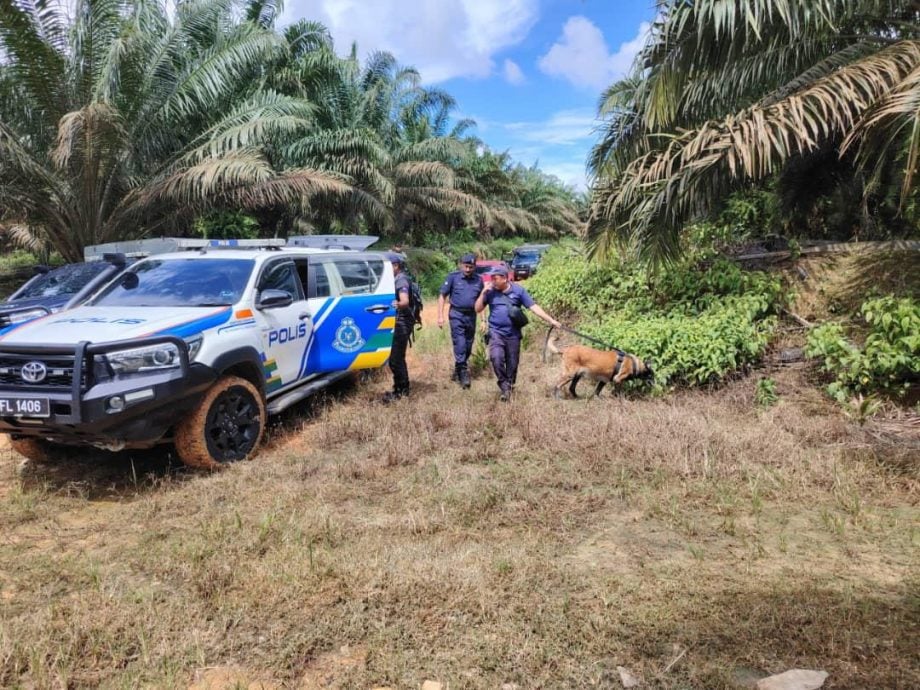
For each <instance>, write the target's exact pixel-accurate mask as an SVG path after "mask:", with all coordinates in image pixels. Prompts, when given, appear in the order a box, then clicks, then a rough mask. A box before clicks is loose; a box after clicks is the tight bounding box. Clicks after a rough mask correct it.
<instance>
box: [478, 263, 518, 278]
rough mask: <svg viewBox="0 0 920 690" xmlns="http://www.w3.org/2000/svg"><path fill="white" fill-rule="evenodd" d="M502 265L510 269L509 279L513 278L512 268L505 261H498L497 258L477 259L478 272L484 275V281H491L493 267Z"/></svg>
mask: <svg viewBox="0 0 920 690" xmlns="http://www.w3.org/2000/svg"><path fill="white" fill-rule="evenodd" d="M498 267H502V268H504V269H505V270H507V271H508V280H513V279H514V278H513V276H512V275H511V269H510V268H508V264H506V263H505V262H504V261H498V260H496V259H477V260H476V273H477V274H479V275H480V276H482V280H483V282H484V283H491V282H492V276H491V275H489V273H490V272H491V270H492V269H493V268H498Z"/></svg>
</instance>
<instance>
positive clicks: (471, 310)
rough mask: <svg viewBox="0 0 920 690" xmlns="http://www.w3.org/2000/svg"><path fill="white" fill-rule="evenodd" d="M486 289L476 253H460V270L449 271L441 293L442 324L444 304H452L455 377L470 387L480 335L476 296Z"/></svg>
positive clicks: (440, 323) (451, 318)
mask: <svg viewBox="0 0 920 690" xmlns="http://www.w3.org/2000/svg"><path fill="white" fill-rule="evenodd" d="M481 292H482V277H481V276H479V275H477V274H476V257H475V256H474V255H472V254H464V255H463V256H462V257H460V270H459V271H453V272H452V273H449V274H447V279H446V280H445V281H444V284H443V285H441V290H440V294H439V295H438V328H443V327H444V306H445V304H447V303H449V304H450V314H449V317H450V338H451V340H452V341H453V344H454V373H453V376H452V377H451V378H452V380H454V381H459V382H460V385H461V386H462V387H463V388H464V389H467V388H469V387H470V368H469V364H468V362H469V359H470V354H471V353H472V351H473V341H474V339H475V337H476V298H477V297H479V293H481Z"/></svg>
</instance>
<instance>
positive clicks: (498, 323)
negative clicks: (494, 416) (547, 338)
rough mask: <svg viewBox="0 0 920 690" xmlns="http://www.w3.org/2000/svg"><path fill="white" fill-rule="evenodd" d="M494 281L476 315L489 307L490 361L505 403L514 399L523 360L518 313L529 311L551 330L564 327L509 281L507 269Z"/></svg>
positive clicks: (479, 300)
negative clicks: (522, 309) (524, 310)
mask: <svg viewBox="0 0 920 690" xmlns="http://www.w3.org/2000/svg"><path fill="white" fill-rule="evenodd" d="M491 276H492V281H491V282H490V283H488V284H487V285H486V286H485V288H484V289H483V291H482V293H481V294H480V295H479V297H478V298H477V299H476V313H477V314H478V313H480V312H482V311H483V310H484V309H485V308H486V307H489V359H490V360H491V362H492V369H493V370H494V371H495V377H496V378H497V379H498V388H499V390H501V400H502V402H508V401H509V400H510V399H511V389H512V387H513V386H514V383H515V381H516V380H517V370H518V363H519V362H520V359H521V329H522V328H523V326H521V325H519V323H515V317H514V314H513V311H514V310H518V311H519V310H520V309H521V307H524V308H525V309H529V310H530V311H532V312H533V313H534V314H536V315H537V316H539V317H540V318H541V319H543V320H544V321H546V323H548V324H549V325H550V326H555V327H556V328H560V327H561V326H562V324H561V323H559V322H558V321H556V319H554V318H553V317H552V316H550V315H549V314H547V313H546V312H545V311H543V308H542V307H540V305H539V304H536V303H535V302H534V301H533V297H531V296H530V293H528V292H527V290H525V289H524V288H522V287H521V286H520V285H517V284H516V283H512V282H511V281H509V280H508V269H507V268H493V269H492V271H491Z"/></svg>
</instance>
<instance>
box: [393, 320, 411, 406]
mask: <svg viewBox="0 0 920 690" xmlns="http://www.w3.org/2000/svg"><path fill="white" fill-rule="evenodd" d="M411 334H412V324H411V323H409V322H408V320H405V321H404V320H402V319H397V320H396V326H395V328H393V348H392V349H391V350H390V371H392V372H393V392H394V393H398V394H400V395H404V394H406V393H408V392H409V367H407V366H406V349H407V348H408V347H409V336H410V335H411Z"/></svg>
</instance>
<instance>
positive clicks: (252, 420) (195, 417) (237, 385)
mask: <svg viewBox="0 0 920 690" xmlns="http://www.w3.org/2000/svg"><path fill="white" fill-rule="evenodd" d="M265 418H266V413H265V401H264V400H263V399H262V396H261V394H260V393H259V391H258V390H257V389H256V387H255V386H254V385H252V384H251V383H250V382H249V381H247V380H246V379H242V378H240V377H238V376H224V377H221V378H220V379H218V380H217V382H216V383H215V384H214V385H213V386H211V387H210V388H209V389H208V391H207V393H205V395H204V398H202V400H201V402H199V403H198V405H197V407H195V409H194V410H192V412H191V414H190V415H189V416H188V417H186V418H185V419H184V420H183V421H182V422H180V423H179V426H178V427H177V428H176V441H175V443H176V452H177V453H178V455H179V458H180V459H181V460H182V462H184V463H185V464H186V465H188V466H190V467H198V468H202V469H208V470H217V469H221V468H222V467H224V465H226V464H228V463H231V462H239V461H241V460H249V459H251V458H252V457H253V456H254V455H255V453H256V450H257V449H258V447H259V443H260V442H261V440H262V434H263V433H264V432H265Z"/></svg>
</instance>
